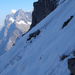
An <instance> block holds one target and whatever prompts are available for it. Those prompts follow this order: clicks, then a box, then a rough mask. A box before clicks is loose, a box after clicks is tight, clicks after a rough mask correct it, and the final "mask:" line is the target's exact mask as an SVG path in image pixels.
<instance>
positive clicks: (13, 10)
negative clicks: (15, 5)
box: [9, 9, 17, 14]
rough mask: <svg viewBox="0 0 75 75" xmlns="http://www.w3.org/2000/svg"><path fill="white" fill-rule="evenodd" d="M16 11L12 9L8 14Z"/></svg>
mask: <svg viewBox="0 0 75 75" xmlns="http://www.w3.org/2000/svg"><path fill="white" fill-rule="evenodd" d="M16 11H17V10H15V9H12V10H11V11H10V12H9V13H10V14H12V13H16Z"/></svg>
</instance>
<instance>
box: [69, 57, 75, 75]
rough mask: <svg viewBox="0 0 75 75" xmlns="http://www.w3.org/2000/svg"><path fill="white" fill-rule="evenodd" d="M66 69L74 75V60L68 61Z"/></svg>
mask: <svg viewBox="0 0 75 75" xmlns="http://www.w3.org/2000/svg"><path fill="white" fill-rule="evenodd" d="M68 69H69V70H70V71H71V73H72V74H74V75H75V58H71V59H68Z"/></svg>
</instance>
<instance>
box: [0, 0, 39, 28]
mask: <svg viewBox="0 0 75 75" xmlns="http://www.w3.org/2000/svg"><path fill="white" fill-rule="evenodd" d="M36 1H38V0H0V28H1V26H2V25H3V22H4V19H5V17H6V15H7V14H9V12H10V11H11V10H12V9H16V10H19V9H22V10H24V11H30V10H32V9H33V2H36Z"/></svg>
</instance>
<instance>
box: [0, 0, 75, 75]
mask: <svg viewBox="0 0 75 75" xmlns="http://www.w3.org/2000/svg"><path fill="white" fill-rule="evenodd" d="M74 6H75V0H66V1H65V2H64V3H62V4H61V5H60V6H58V8H56V9H55V10H54V11H53V12H52V13H51V14H49V15H48V16H47V17H46V18H45V19H44V20H42V21H41V22H40V23H39V24H38V25H36V27H34V28H33V29H32V30H30V31H29V32H28V33H27V34H26V35H25V36H24V37H22V38H21V39H20V40H19V41H18V42H17V43H16V45H15V46H14V47H12V49H11V50H9V51H8V52H6V53H5V54H4V55H2V56H1V57H0V75H70V71H69V70H68V67H67V60H68V58H71V57H73V55H72V52H73V50H74V49H75V7H74ZM70 16H74V17H73V19H72V20H71V21H70V22H69V23H68V24H67V26H65V27H64V28H63V29H62V26H63V24H64V22H65V21H67V20H68V19H69V18H70ZM38 29H40V31H41V33H40V34H39V35H38V36H37V37H36V38H32V39H31V40H32V43H30V41H27V43H26V40H27V38H28V36H29V34H31V33H33V32H35V31H36V30H38ZM64 54H65V55H69V56H68V57H67V58H65V59H64V60H60V57H61V56H62V55H64Z"/></svg>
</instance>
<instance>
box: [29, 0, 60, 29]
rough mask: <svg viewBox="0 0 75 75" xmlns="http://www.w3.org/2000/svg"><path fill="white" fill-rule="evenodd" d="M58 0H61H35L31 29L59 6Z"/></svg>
mask: <svg viewBox="0 0 75 75" xmlns="http://www.w3.org/2000/svg"><path fill="white" fill-rule="evenodd" d="M58 1H59V0H38V1H37V2H34V4H33V6H34V11H33V13H32V24H31V27H30V29H31V28H32V27H34V26H35V25H36V24H37V23H39V22H40V21H41V20H42V19H44V18H45V17H46V16H47V15H48V14H49V13H50V12H52V11H53V10H54V9H55V8H56V7H57V6H58Z"/></svg>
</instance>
